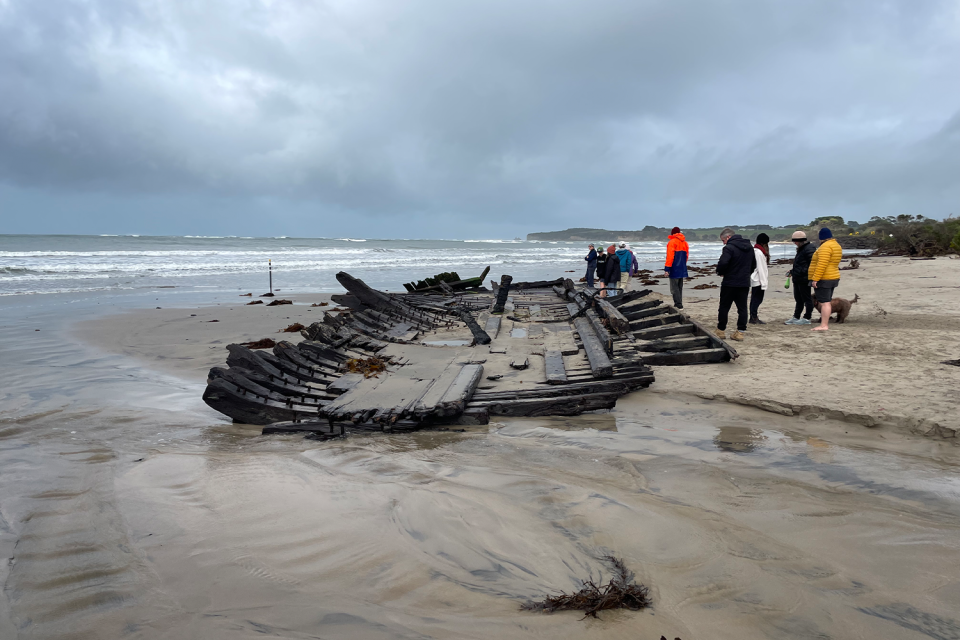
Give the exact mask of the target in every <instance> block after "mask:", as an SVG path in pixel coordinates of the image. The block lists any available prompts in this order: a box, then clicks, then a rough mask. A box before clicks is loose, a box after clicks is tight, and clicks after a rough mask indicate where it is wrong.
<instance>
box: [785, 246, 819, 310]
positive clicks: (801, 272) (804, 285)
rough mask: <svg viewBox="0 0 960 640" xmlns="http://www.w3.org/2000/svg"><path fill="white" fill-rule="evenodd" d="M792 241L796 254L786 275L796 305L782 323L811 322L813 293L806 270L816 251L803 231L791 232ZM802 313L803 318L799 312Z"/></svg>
mask: <svg viewBox="0 0 960 640" xmlns="http://www.w3.org/2000/svg"><path fill="white" fill-rule="evenodd" d="M793 243H794V244H795V245H797V255H796V257H794V259H793V268H792V269H790V273H789V274H787V277H788V278H790V279H791V280H793V299H794V300H795V301H796V303H797V305H796V307H795V308H794V310H793V317H792V318H790V319H789V320H787V321H786V322H784V323H783V324H811V323H812V322H813V321H812V320H811V317H812V316H813V293H812V289H810V281H809V280H808V278H807V270H808V269H809V268H810V259H811V258H813V254H814V253H816V252H817V248H816V247H815V246H813V243H812V242H810V241H808V240H807V234H805V233H804V232H803V231H794V232H793ZM801 313H803V318H801V317H800V314H801Z"/></svg>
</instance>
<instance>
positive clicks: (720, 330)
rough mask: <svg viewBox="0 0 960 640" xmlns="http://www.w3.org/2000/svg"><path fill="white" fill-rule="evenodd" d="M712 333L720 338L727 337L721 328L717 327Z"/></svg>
mask: <svg viewBox="0 0 960 640" xmlns="http://www.w3.org/2000/svg"><path fill="white" fill-rule="evenodd" d="M713 335H715V336H717V337H718V338H720V339H721V340H726V339H727V334H726V333H724V331H723V329H717V330H716V331H714V332H713Z"/></svg>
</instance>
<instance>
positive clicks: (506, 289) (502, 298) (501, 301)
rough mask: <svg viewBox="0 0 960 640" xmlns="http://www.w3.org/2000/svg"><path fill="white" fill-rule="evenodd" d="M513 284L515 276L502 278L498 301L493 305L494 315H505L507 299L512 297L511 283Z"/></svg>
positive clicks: (498, 290)
mask: <svg viewBox="0 0 960 640" xmlns="http://www.w3.org/2000/svg"><path fill="white" fill-rule="evenodd" d="M511 282H513V276H508V275H503V276H500V288H499V289H497V297H496V301H495V302H494V304H493V311H492V312H493V313H503V311H504V309H505V308H506V305H507V298H508V297H509V295H510V283H511Z"/></svg>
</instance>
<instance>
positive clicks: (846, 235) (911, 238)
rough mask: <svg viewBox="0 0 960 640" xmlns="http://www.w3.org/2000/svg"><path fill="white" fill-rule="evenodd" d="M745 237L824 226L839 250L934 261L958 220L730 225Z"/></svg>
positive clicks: (539, 236)
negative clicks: (874, 250) (872, 250)
mask: <svg viewBox="0 0 960 640" xmlns="http://www.w3.org/2000/svg"><path fill="white" fill-rule="evenodd" d="M728 226H729V227H730V228H731V229H734V230H735V231H736V232H737V233H739V234H740V235H742V236H744V237H746V238H751V239H752V238H756V237H757V235H758V234H759V233H761V232H763V233H766V234H767V235H768V236H770V240H771V241H773V242H786V241H789V240H790V236H792V235H793V233H794V232H795V231H803V232H804V233H806V234H807V237H808V238H810V239H812V240H816V238H817V234H818V233H819V231H820V229H821V228H823V227H829V229H830V231H831V232H832V233H833V235H834V237H835V238H836V239H837V240H838V241H839V242H840V244H841V246H843V247H845V248H848V249H877V250H879V251H880V253H886V254H901V255H911V256H937V255H944V254H947V253H958V252H960V218H958V217H952V216H950V217H946V218H943V219H942V220H938V219H936V218H928V217H926V216H922V215H910V214H901V215H898V216H886V217H879V216H874V217H872V218H870V220H869V221H868V222H866V223H864V224H860V223H859V222H856V221H855V220H844V219H843V218H841V217H840V216H820V217H819V218H815V219H814V220H812V221H811V222H809V223H807V224H787V225H783V226H781V227H774V226H771V225H769V224H748V225H735V224H731V225H728ZM723 228H724V227H709V228H696V229H683V235H684V236H685V237H686V239H687V240H688V241H693V242H719V241H720V231H722V230H723ZM668 235H670V229H669V228H666V227H654V226H651V225H647V226H645V227H644V228H643V229H640V230H637V231H610V230H607V229H586V228H576V229H565V230H563V231H542V232H538V233H529V234H527V240H541V241H544V240H545V241H551V242H558V241H559V242H609V241H611V240H624V241H626V242H642V241H650V240H659V241H663V242H665V241H666V240H667V236H668Z"/></svg>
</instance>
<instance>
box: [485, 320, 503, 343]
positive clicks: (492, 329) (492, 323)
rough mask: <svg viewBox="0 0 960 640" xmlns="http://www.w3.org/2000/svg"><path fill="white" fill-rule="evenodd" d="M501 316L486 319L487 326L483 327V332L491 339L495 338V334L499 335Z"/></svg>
mask: <svg viewBox="0 0 960 640" xmlns="http://www.w3.org/2000/svg"><path fill="white" fill-rule="evenodd" d="M501 318H502V316H490V317H489V318H487V324H486V326H484V328H483V330H484V331H485V332H486V333H487V335H488V336H490V338H491V339H494V338H496V337H497V334H498V333H500V319H501Z"/></svg>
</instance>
